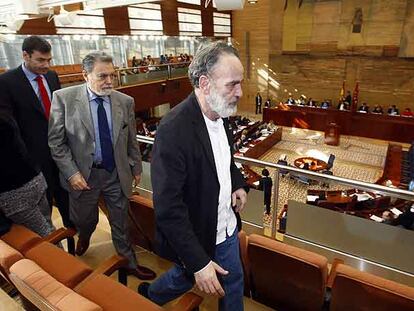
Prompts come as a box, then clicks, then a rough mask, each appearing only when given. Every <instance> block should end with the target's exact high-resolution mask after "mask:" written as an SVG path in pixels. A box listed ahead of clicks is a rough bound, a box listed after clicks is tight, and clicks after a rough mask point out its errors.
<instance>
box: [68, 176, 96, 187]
mask: <svg viewBox="0 0 414 311" xmlns="http://www.w3.org/2000/svg"><path fill="white" fill-rule="evenodd" d="M69 183H70V185H71V187H72V189H73V190H78V191H82V190H91V188H90V187H89V186H88V184H87V183H86V181H85V179H84V178H83V176H82V174H81V173H80V172H77V173H76V174H75V175H73V176H72V177H71V178H69Z"/></svg>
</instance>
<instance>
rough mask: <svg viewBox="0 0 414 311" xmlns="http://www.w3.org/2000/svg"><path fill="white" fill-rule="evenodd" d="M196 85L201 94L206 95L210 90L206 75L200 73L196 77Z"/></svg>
mask: <svg viewBox="0 0 414 311" xmlns="http://www.w3.org/2000/svg"><path fill="white" fill-rule="evenodd" d="M198 86H199V88H200V90H201V91H202V92H203V94H206V95H208V94H209V92H210V80H209V78H208V77H207V76H205V75H202V76H201V77H200V78H199V79H198Z"/></svg>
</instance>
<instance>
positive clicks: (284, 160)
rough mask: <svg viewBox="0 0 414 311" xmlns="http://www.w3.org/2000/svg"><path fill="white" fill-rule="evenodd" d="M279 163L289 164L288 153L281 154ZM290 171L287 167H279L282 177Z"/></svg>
mask: <svg viewBox="0 0 414 311" xmlns="http://www.w3.org/2000/svg"><path fill="white" fill-rule="evenodd" d="M277 164H280V165H286V166H287V165H288V162H287V156H286V154H281V155H280V157H279V160H278V161H277ZM288 172H289V171H288V170H286V169H279V173H280V174H282V177H285V175H286V174H287V173H288Z"/></svg>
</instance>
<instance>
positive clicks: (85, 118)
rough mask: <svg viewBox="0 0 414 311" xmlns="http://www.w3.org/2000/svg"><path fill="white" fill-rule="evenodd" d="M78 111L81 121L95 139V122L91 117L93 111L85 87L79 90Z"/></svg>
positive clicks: (76, 100)
mask: <svg viewBox="0 0 414 311" xmlns="http://www.w3.org/2000/svg"><path fill="white" fill-rule="evenodd" d="M75 102H76V105H77V109H78V110H79V115H80V119H81V121H82V123H83V125H84V126H85V127H86V129H87V131H88V133H89V135H90V136H91V137H92V138H94V137H95V131H94V129H93V121H92V115H91V109H90V107H89V98H88V91H87V89H86V83H85V85H83V86H81V87H80V88H79V93H78V96H77V98H76V99H75Z"/></svg>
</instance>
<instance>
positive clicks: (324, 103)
mask: <svg viewBox="0 0 414 311" xmlns="http://www.w3.org/2000/svg"><path fill="white" fill-rule="evenodd" d="M330 106H331V105H330V103H329V101H328V100H327V99H325V100H324V101H323V102H322V104H321V108H322V109H328V108H329V107H330Z"/></svg>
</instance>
